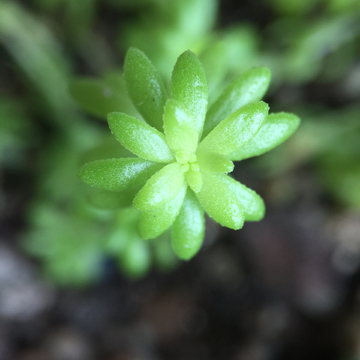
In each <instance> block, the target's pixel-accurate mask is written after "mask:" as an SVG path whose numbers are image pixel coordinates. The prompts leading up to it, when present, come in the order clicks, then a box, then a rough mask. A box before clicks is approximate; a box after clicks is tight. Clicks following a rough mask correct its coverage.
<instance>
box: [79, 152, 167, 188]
mask: <svg viewBox="0 0 360 360" xmlns="http://www.w3.org/2000/svg"><path fill="white" fill-rule="evenodd" d="M163 166H164V165H163V164H158V163H153V162H150V161H147V160H143V159H139V158H126V159H106V160H96V161H93V162H90V163H87V164H85V165H84V166H82V167H81V168H80V171H79V177H80V179H81V180H82V181H83V182H84V183H86V184H88V185H91V186H96V187H99V188H102V189H105V190H111V191H125V190H129V189H138V188H140V187H141V186H143V185H144V184H145V183H146V181H147V180H148V179H149V177H151V176H152V175H153V174H154V173H155V172H156V171H158V170H160V169H161V168H162V167H163Z"/></svg>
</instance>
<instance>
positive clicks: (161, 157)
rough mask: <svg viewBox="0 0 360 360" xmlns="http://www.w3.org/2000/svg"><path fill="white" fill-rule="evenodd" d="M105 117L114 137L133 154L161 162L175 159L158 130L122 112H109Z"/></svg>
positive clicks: (163, 136)
mask: <svg viewBox="0 0 360 360" xmlns="http://www.w3.org/2000/svg"><path fill="white" fill-rule="evenodd" d="M107 119H108V122H109V127H110V130H111V132H112V133H113V134H114V135H115V137H116V139H117V140H118V141H120V143H121V144H122V145H123V146H124V147H126V148H127V149H128V150H129V151H131V152H132V153H133V154H135V155H137V156H139V157H141V158H143V159H146V160H150V161H155V162H161V163H169V162H171V161H173V160H175V158H174V155H173V153H172V152H171V150H170V148H169V146H168V144H167V142H166V139H165V135H164V134H163V133H161V132H160V131H158V130H156V129H155V128H153V127H151V126H150V125H148V124H146V123H145V122H143V121H140V120H138V119H135V118H134V117H132V116H129V115H126V114H123V113H116V112H115V113H110V114H108V116H107Z"/></svg>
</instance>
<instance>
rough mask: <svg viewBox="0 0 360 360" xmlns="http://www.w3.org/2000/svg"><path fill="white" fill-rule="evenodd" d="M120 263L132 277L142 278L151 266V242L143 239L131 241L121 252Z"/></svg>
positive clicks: (123, 269)
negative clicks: (148, 242)
mask: <svg viewBox="0 0 360 360" xmlns="http://www.w3.org/2000/svg"><path fill="white" fill-rule="evenodd" d="M119 265H120V267H121V269H122V271H123V272H124V273H125V275H127V276H129V277H130V278H141V277H142V276H144V275H145V274H146V273H147V272H148V271H149V270H150V266H151V253H150V249H149V244H147V243H146V242H145V241H143V240H141V239H132V241H129V242H128V243H127V244H126V246H125V248H124V250H123V251H122V252H121V254H120V258H119Z"/></svg>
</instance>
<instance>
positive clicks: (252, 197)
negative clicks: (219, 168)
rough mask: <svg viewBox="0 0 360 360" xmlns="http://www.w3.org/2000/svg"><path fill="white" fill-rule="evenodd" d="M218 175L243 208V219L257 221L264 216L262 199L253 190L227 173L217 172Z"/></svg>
mask: <svg viewBox="0 0 360 360" xmlns="http://www.w3.org/2000/svg"><path fill="white" fill-rule="evenodd" d="M218 176H219V178H220V179H221V180H222V181H223V182H224V183H225V184H226V185H227V186H228V187H229V189H230V190H231V191H232V192H233V193H234V194H235V196H236V197H237V199H238V200H239V201H240V204H241V205H242V207H243V210H244V215H245V221H259V220H261V219H262V218H263V217H264V215H265V204H264V201H263V199H262V198H261V197H260V196H259V195H258V194H257V193H256V192H255V191H254V190H251V189H249V188H248V187H247V186H245V185H243V184H241V183H239V182H238V181H236V180H235V179H233V178H231V177H230V176H228V175H223V174H218Z"/></svg>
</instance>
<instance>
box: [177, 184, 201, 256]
mask: <svg viewBox="0 0 360 360" xmlns="http://www.w3.org/2000/svg"><path fill="white" fill-rule="evenodd" d="M204 232H205V218H204V210H203V208H202V207H201V205H200V204H199V201H198V200H197V198H196V196H195V195H194V193H193V192H192V191H191V190H190V189H188V191H187V193H186V197H185V200H184V203H183V206H182V207H181V210H180V213H179V215H178V217H177V218H176V220H175V222H174V224H173V227H172V246H173V249H174V251H175V253H176V254H177V256H178V257H179V258H180V259H182V260H189V259H191V258H192V257H193V256H194V255H196V253H197V252H198V251H199V249H200V247H201V245H202V243H203V240H204Z"/></svg>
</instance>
